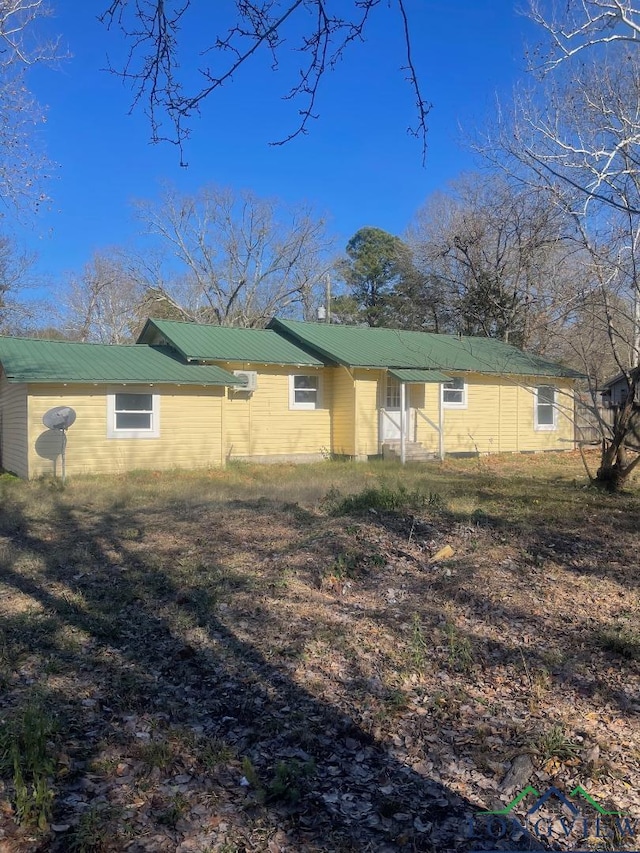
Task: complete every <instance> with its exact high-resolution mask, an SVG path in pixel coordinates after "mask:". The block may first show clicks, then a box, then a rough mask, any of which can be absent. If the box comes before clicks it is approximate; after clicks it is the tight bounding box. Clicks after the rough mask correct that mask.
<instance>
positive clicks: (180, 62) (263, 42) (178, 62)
mask: <svg viewBox="0 0 640 853" xmlns="http://www.w3.org/2000/svg"><path fill="white" fill-rule="evenodd" d="M209 5H210V8H211V10H212V11H210V12H208V13H207V14H206V19H205V20H201V21H200V22H199V24H200V30H201V31H204V32H206V33H207V34H208V33H209V32H211V37H209V35H207V38H206V43H205V44H203V45H202V46H201V50H200V52H199V53H198V54H197V56H196V55H194V56H192V57H188V58H187V60H186V61H185V54H184V50H183V46H182V44H181V41H180V31H181V28H182V27H183V26H185V25H186V24H187V23H188V22H189V21H190V20H191V16H192V17H195V16H197V15H198V11H197V10H195V8H193V6H192V3H191V2H190V0H112V2H111V4H110V5H109V7H108V8H107V9H105V11H104V13H103V15H102V18H101V20H102V21H103V22H104V23H105V24H106V25H107V26H108V27H109V28H114V27H116V28H118V29H119V30H121V31H122V33H124V36H125V38H126V39H127V42H128V45H129V48H128V57H127V59H126V61H125V63H124V67H118V68H114V69H112V70H115V71H116V73H119V74H121V75H122V76H123V77H124V79H125V80H127V81H128V82H129V83H130V84H131V86H132V88H133V91H134V106H135V105H136V104H138V103H140V104H142V105H143V106H144V107H145V109H146V110H147V111H148V113H149V116H150V119H151V128H152V138H153V140H154V141H159V140H169V141H171V142H174V143H177V144H178V145H179V146H180V150H181V151H182V143H183V142H184V141H185V139H186V138H187V137H188V136H189V123H190V120H191V119H192V117H193V116H194V114H195V113H196V112H197V111H198V109H199V107H200V105H201V104H202V102H203V101H204V100H205V99H206V98H208V97H209V96H210V95H211V94H212V93H213V92H214V91H215V90H216V89H218V88H220V87H221V86H223V85H224V84H225V83H228V82H229V81H230V80H231V79H232V78H233V75H234V74H235V73H236V72H237V71H238V70H239V69H240V68H241V67H242V66H244V65H245V64H247V63H249V62H250V61H251V60H252V59H253V58H254V56H256V55H257V54H258V53H266V54H267V55H268V56H269V57H270V60H271V63H272V66H273V67H274V68H277V67H278V64H279V62H280V59H281V57H282V55H283V53H284V52H285V51H288V52H289V53H293V54H294V55H296V56H298V57H299V68H298V71H297V74H296V76H295V79H294V81H293V83H292V85H291V88H290V89H289V91H288V92H285V93H284V95H283V96H284V97H285V98H286V99H288V100H291V101H293V102H294V103H295V104H297V105H298V116H299V118H298V120H297V123H296V124H295V125H294V127H293V129H292V130H291V131H290V132H289V133H287V134H285V135H284V137H283V138H281V139H279V140H277V141H275V142H274V143H273V144H276V145H280V144H283V143H284V142H288V141H289V140H291V139H293V138H294V137H295V136H298V135H299V134H303V133H306V132H307V130H308V126H309V123H310V121H311V119H313V118H316V117H317V106H318V99H319V92H320V87H321V83H322V79H323V77H324V75H325V74H326V73H327V71H330V70H332V69H333V68H334V67H335V66H336V64H337V63H338V62H339V61H340V60H341V59H342V58H343V57H344V55H345V53H346V52H347V51H348V50H349V48H350V46H351V45H352V44H353V43H354V42H358V41H363V40H364V39H365V37H366V33H367V27H368V24H369V21H370V18H371V16H372V15H374V14H377V13H379V11H380V7H382V6H383V4H382V3H381V2H380V0H234V2H233V3H232V4H231V5H232V8H233V14H232V19H231V22H230V24H229V25H228V26H227V27H226V28H225V23H223V21H222V18H223V15H222V14H221V13H220V12H219V11H218V9H217V8H216V5H217V4H215V3H213V2H212V3H210V4H209ZM389 5H391V6H392V7H393V8H394V9H395V10H396V12H397V16H398V20H399V26H400V27H401V31H402V34H403V39H404V48H405V49H404V57H403V58H402V59H401V60H400V63H399V64H401V66H402V69H403V71H404V73H405V76H406V79H407V81H408V84H409V86H410V87H411V90H412V92H413V96H414V99H415V111H416V121H415V126H414V127H413V128H412V131H413V133H415V135H417V136H418V137H419V138H420V139H421V141H422V145H423V155H424V153H425V151H426V132H427V126H426V120H427V114H428V112H429V109H430V104H429V103H428V102H427V101H426V99H425V98H424V97H423V94H422V91H421V87H420V83H419V80H418V74H417V72H416V67H415V64H414V59H413V56H412V46H411V38H410V25H409V19H408V15H407V11H406V8H405V0H391V2H390V4H389ZM199 14H200V15H201V16H202V18H205V14H204V13H203V12H200V13H199ZM216 27H218V28H220V29H219V31H218V32H216ZM202 60H204V62H203V64H202V65H201V66H200V67H199V68H198V69H197V70H198V72H199V75H200V80H201V82H200V85H197V86H196V87H195V89H193V90H191V89H187V88H185V84H184V81H183V77H182V71H183V70H184V71H185V72H186V73H189V72H192V71H193V70H194V69H195V67H196V63H197V62H198V61H202ZM165 118H168V119H169V126H170V130H168V131H167V130H166V129H165V124H164V119H165Z"/></svg>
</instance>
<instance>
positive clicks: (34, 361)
mask: <svg viewBox="0 0 640 853" xmlns="http://www.w3.org/2000/svg"><path fill="white" fill-rule="evenodd" d="M0 363H1V364H2V367H3V369H4V372H5V375H6V377H7V379H8V380H9V382H38V383H42V382H94V383H95V382H142V383H155V382H167V383H169V384H172V385H173V384H175V385H238V384H239V380H238V378H237V377H236V376H234V375H233V374H232V373H228V372H227V371H226V370H222V368H221V367H216V366H215V365H199V364H185V362H184V361H183V360H182V359H180V358H179V357H178V356H176V354H175V353H174V352H173V351H172V350H171V349H169V348H168V347H151V346H143V345H137V344H132V345H130V346H122V345H108V344H81V343H74V342H70V341H43V340H34V339H31V338H4V337H0Z"/></svg>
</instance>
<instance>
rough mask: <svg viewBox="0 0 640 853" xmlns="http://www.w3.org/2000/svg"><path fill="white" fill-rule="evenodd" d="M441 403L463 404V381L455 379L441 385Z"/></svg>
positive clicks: (458, 378)
mask: <svg viewBox="0 0 640 853" xmlns="http://www.w3.org/2000/svg"><path fill="white" fill-rule="evenodd" d="M442 401H443V403H463V402H464V379H462V378H461V377H456V378H455V379H450V380H449V381H448V382H445V383H443V388H442Z"/></svg>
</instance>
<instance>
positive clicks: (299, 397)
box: [295, 390, 317, 403]
mask: <svg viewBox="0 0 640 853" xmlns="http://www.w3.org/2000/svg"><path fill="white" fill-rule="evenodd" d="M316 394H317V392H316V391H306V390H304V391H303V390H297V391H296V392H295V395H296V403H315V402H316Z"/></svg>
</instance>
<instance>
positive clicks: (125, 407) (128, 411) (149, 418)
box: [107, 391, 160, 438]
mask: <svg viewBox="0 0 640 853" xmlns="http://www.w3.org/2000/svg"><path fill="white" fill-rule="evenodd" d="M159 435H160V420H159V396H158V394H152V393H150V392H140V391H118V392H116V393H115V394H109V395H107V437H108V438H157V437H158V436H159Z"/></svg>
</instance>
